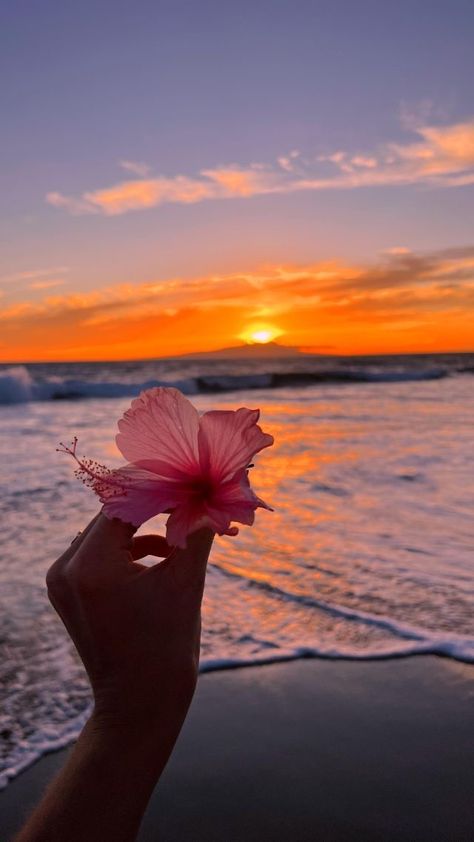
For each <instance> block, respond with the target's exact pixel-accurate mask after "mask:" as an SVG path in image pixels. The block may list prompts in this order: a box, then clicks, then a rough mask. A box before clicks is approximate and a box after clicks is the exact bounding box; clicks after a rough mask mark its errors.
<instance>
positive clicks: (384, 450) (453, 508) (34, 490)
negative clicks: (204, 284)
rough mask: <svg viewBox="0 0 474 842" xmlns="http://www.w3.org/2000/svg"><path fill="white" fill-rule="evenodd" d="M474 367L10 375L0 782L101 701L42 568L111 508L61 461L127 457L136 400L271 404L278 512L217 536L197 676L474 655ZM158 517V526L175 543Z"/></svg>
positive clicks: (288, 366) (263, 483)
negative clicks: (160, 394)
mask: <svg viewBox="0 0 474 842" xmlns="http://www.w3.org/2000/svg"><path fill="white" fill-rule="evenodd" d="M473 375H474V355H473V354H471V355H469V354H463V355H459V354H458V355H431V356H414V357H386V358H384V357H378V358H370V357H367V358H352V359H351V358H345V359H344V358H337V359H336V358H319V357H314V356H313V357H294V358H291V359H276V358H275V359H260V360H250V359H248V360H244V359H241V360H219V359H196V360H183V359H181V360H179V359H176V360H157V361H144V362H141V361H139V362H124V363H61V364H52V363H51V364H41V365H39V364H35V365H16V366H7V365H3V366H0V451H1V452H0V464H1V474H2V482H1V490H0V510H1V513H2V542H1V546H2V550H1V559H0V592H1V602H2V605H1V613H0V693H1V696H2V700H1V706H0V709H1V719H0V733H1V737H2V755H1V758H0V785H3V786H4V785H6V784H7V781H8V780H9V779H11V778H12V777H14V776H15V775H17V774H18V773H19V772H20V771H21V770H22V769H24V768H26V766H28V765H29V764H31V763H32V762H33V761H34V760H35V759H36V758H37V757H39V756H40V755H41V754H43V753H45V752H47V751H50V750H52V749H54V748H58V747H60V746H63V745H66V744H67V743H68V742H70V741H71V740H72V739H74V737H75V736H76V735H77V733H78V731H79V730H80V728H81V726H82V724H83V722H84V721H85V719H86V717H87V714H88V710H89V709H90V693H89V688H88V683H87V680H86V677H85V675H84V672H83V669H82V666H81V664H80V662H79V659H78V657H77V655H76V654H75V652H74V650H73V648H72V645H71V644H70V642H69V639H68V637H67V635H66V633H65V631H64V629H63V627H62V625H61V622H60V621H59V620H58V618H57V616H56V615H55V613H54V611H53V610H52V608H51V607H50V605H49V603H48V600H47V597H46V591H45V585H44V578H45V572H46V570H47V568H48V566H49V565H50V564H51V562H52V561H53V560H54V559H55V558H56V557H57V556H58V555H59V554H60V553H61V552H62V551H63V550H64V548H65V547H66V546H67V545H68V544H69V543H70V541H71V540H72V538H73V537H74V535H75V534H76V533H77V531H78V530H79V529H82V528H83V527H84V525H85V524H86V523H87V522H88V521H89V520H90V519H91V518H92V517H93V515H94V514H95V512H96V511H97V508H98V507H97V501H96V498H95V497H94V495H93V494H92V492H91V491H90V490H89V489H86V488H84V487H83V486H82V485H81V484H80V483H79V482H78V481H77V480H76V479H75V477H74V475H73V465H72V462H71V460H69V459H68V458H67V457H66V456H64V455H62V454H59V453H56V452H55V448H56V446H57V444H58V442H59V441H69V440H71V439H72V437H73V436H74V435H77V436H78V438H79V446H78V451H79V452H80V453H81V455H82V454H86V455H87V456H90V457H93V458H95V459H97V460H98V461H100V462H105V463H106V464H108V465H110V466H117V465H119V464H121V463H122V459H121V457H120V454H119V453H118V451H117V450H116V447H115V444H114V436H115V431H116V422H117V419H118V418H119V417H120V415H121V414H122V413H123V411H124V410H125V409H126V408H127V407H128V406H129V404H130V399H131V397H133V396H134V395H136V394H138V392H139V391H140V390H141V389H144V388H149V387H150V386H153V385H159V384H168V385H175V386H177V387H178V388H180V389H181V390H182V391H183V392H184V393H185V394H187V395H189V396H190V398H191V399H192V400H193V402H194V403H195V405H196V406H197V407H198V409H199V410H200V411H203V412H204V411H206V410H208V409H211V408H217V409H219V408H237V407H239V406H248V407H259V408H260V410H261V425H262V427H263V429H264V430H265V431H268V432H271V433H272V434H273V435H274V436H275V445H274V447H272V448H270V449H268V450H266V451H264V452H263V453H261V454H259V455H258V456H257V457H256V459H255V468H253V469H252V483H253V486H254V488H255V490H256V491H257V493H258V494H259V495H260V496H262V497H263V499H264V500H266V501H267V502H268V503H270V505H272V506H273V507H274V509H275V511H274V512H268V511H263V510H258V511H257V517H256V525H255V526H254V527H253V528H247V527H242V528H241V532H240V534H239V535H238V536H237V537H236V538H230V537H222V538H217V539H216V541H215V545H214V548H213V551H212V556H211V563H210V566H209V573H208V578H207V585H206V594H205V600H204V607H203V641H202V658H201V670H202V671H206V670H211V669H226V668H231V667H236V666H240V665H253V664H261V663H268V662H271V661H279V660H286V659H294V658H307V657H321V658H334V659H336V658H351V659H378V658H391V657H404V656H409V655H416V654H421V653H428V652H430V653H436V654H438V655H443V656H446V657H449V658H455V659H458V660H462V661H466V662H473V661H474V620H473V611H472V604H473V603H472V597H473V591H474V523H473V510H474V427H473V420H474V377H473ZM163 524H164V518H163V517H159V518H156V519H155V520H153V521H151V522H150V523H149V524H148V526H147V527H145V528H146V529H147V530H148V531H150V530H151V531H153V530H155V531H162V530H163Z"/></svg>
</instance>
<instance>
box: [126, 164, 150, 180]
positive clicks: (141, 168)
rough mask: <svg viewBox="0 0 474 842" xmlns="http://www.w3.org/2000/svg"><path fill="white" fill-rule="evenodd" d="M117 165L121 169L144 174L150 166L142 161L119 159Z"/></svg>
mask: <svg viewBox="0 0 474 842" xmlns="http://www.w3.org/2000/svg"><path fill="white" fill-rule="evenodd" d="M119 167H122V169H123V170H126V171H127V172H131V173H133V174H134V175H141V176H143V177H144V176H146V175H148V174H149V173H150V170H151V167H149V166H148V164H144V163H143V162H142V161H119Z"/></svg>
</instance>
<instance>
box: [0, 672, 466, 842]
mask: <svg viewBox="0 0 474 842" xmlns="http://www.w3.org/2000/svg"><path fill="white" fill-rule="evenodd" d="M473 675H474V673H473V671H472V667H470V666H467V665H464V664H461V663H457V662H455V661H450V660H447V659H442V658H437V657H433V656H419V657H413V658H404V659H395V660H387V661H379V662H376V663H373V662H372V663H364V662H359V663H356V662H347V661H338V662H335V661H326V660H319V661H316V660H312V661H304V660H303V661H295V662H292V663H286V664H273V665H269V666H264V667H254V668H249V669H238V670H230V671H226V672H219V673H212V674H208V675H202V676H201V677H200V679H199V685H198V690H197V693H196V697H195V700H194V703H193V706H192V708H191V712H190V715H189V717H188V719H187V721H186V723H185V726H184V729H183V732H182V734H181V737H180V739H179V741H178V745H177V746H176V749H175V752H174V754H173V756H172V758H171V760H170V763H169V765H168V767H167V769H166V771H165V773H164V775H163V777H162V779H161V781H160V783H159V785H158V787H157V788H156V790H155V793H154V795H153V797H152V799H151V802H150V805H149V808H148V811H147V813H146V816H145V819H144V821H143V825H142V830H141V833H140V836H139V842H155V840H160V842H178V840H179V842H185V840H189V842H244V840H245V842H257V840H258V842H310V841H311V842H315V840H320V842H334V840H336V841H337V842H343V840H344V842H345V841H346V840H361V842H372V840H373V841H374V842H375V840H377V842H391V840H403V842H425V840H426V842H464V841H465V842H468V840H469V841H470V840H472V839H473V838H474V807H473V800H472V782H473V780H474V751H473V749H474V738H473V735H474V714H473V708H472V700H473V696H474V681H473ZM64 757H65V751H60V752H56V753H54V754H49V755H47V756H46V757H43V758H42V759H41V760H40V761H39V762H38V763H36V764H35V765H34V766H33V767H31V768H30V769H28V770H27V771H26V772H24V773H23V774H22V775H20V776H19V777H18V778H17V779H16V780H14V781H13V782H12V783H11V784H10V785H9V786H8V787H7V789H6V790H4V791H3V792H2V793H0V815H1V816H2V818H1V826H2V828H3V829H2V835H1V838H2V840H8V839H11V838H12V835H13V834H14V832H15V831H16V829H18V827H19V826H20V825H21V823H22V821H23V819H24V817H25V816H26V815H27V814H28V813H29V811H30V810H31V808H32V806H33V804H34V803H35V802H36V801H37V799H38V798H39V796H40V794H41V792H42V791H43V788H44V786H45V784H46V783H47V781H48V780H50V778H51V777H52V775H53V774H54V773H55V772H56V770H57V769H58V768H59V767H60V766H61V764H62V763H63V761H64ZM130 786H133V781H130ZM104 842H106V840H104Z"/></svg>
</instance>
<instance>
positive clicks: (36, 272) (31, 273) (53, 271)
mask: <svg viewBox="0 0 474 842" xmlns="http://www.w3.org/2000/svg"><path fill="white" fill-rule="evenodd" d="M69 271H70V269H69V266H52V267H51V268H49V269H27V270H25V271H23V272H14V273H13V274H11V275H3V277H0V283H3V284H13V283H21V282H22V281H25V282H26V281H34V280H35V279H36V278H44V277H47V276H52V275H59V274H64V273H66V272H69ZM30 286H31V285H30Z"/></svg>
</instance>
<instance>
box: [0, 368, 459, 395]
mask: <svg viewBox="0 0 474 842" xmlns="http://www.w3.org/2000/svg"><path fill="white" fill-rule="evenodd" d="M452 373H458V370H455V371H453V372H452ZM459 373H460V372H459ZM463 373H474V369H473V371H472V372H470V371H469V369H467V370H466V369H465V370H464V372H463ZM450 374H451V372H450V371H449V370H447V369H445V368H441V367H439V368H423V369H418V370H413V369H411V370H409V369H408V368H405V369H397V370H388V369H386V370H380V369H379V370H374V369H369V368H362V367H361V368H357V369H347V368H343V367H341V368H337V367H335V368H330V369H328V368H324V369H321V370H317V371H286V372H285V371H272V372H262V373H256V374H248V373H246V374H202V375H196V376H194V377H187V378H183V379H177V380H164V379H161V380H158V379H148V380H144V381H140V382H124V381H120V380H102V381H100V380H99V381H96V380H92V379H79V378H78V379H76V378H68V377H59V376H53V377H49V378H41V379H40V378H35V377H34V376H33V374H32V373H31V371H29V369H28V368H27V367H26V366H22V365H19V366H11V367H10V368H0V404H4V405H5V404H17V403H26V402H29V401H54V400H77V399H86V398H127V397H134V396H135V395H138V394H139V392H141V391H143V390H144V389H151V388H152V387H154V386H174V387H175V388H177V389H180V390H181V391H182V392H183V393H184V394H185V395H197V394H216V393H221V392H232V391H240V390H248V389H278V388H281V387H286V388H288V387H290V388H291V387H294V388H301V387H304V386H315V385H318V384H331V383H333V384H337V383H341V384H344V383H402V382H410V381H421V380H439V379H441V378H444V377H448V376H449V375H450Z"/></svg>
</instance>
